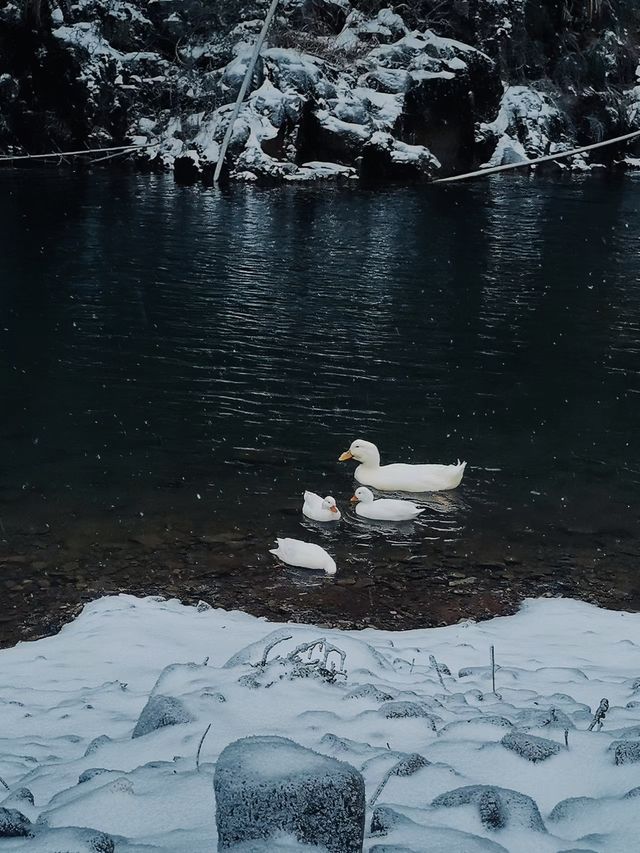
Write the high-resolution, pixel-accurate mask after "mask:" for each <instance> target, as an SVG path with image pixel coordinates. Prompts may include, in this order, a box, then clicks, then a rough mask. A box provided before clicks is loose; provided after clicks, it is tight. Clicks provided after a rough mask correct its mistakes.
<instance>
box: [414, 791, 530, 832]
mask: <svg viewBox="0 0 640 853" xmlns="http://www.w3.org/2000/svg"><path fill="white" fill-rule="evenodd" d="M470 804H472V805H474V806H476V807H477V809H478V816H479V818H480V821H481V823H482V824H483V826H485V827H486V828H487V829H491V830H495V829H504V828H505V827H507V826H511V827H515V826H518V827H522V828H524V829H533V830H535V831H536V832H546V827H545V825H544V823H543V821H542V817H541V815H540V811H539V809H538V806H537V805H536V803H535V801H534V800H532V799H531V797H528V796H526V795H525V794H520V793H519V792H518V791H510V790H508V789H506V788H498V787H496V786H494V785H468V786H466V787H464V788H456V790H454V791H448V792H447V793H446V794H441V795H440V796H439V797H436V798H435V800H434V801H433V802H432V803H431V806H432V808H435V809H437V808H449V809H450V808H458V807H460V806H467V805H470Z"/></svg>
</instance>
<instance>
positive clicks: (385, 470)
mask: <svg viewBox="0 0 640 853" xmlns="http://www.w3.org/2000/svg"><path fill="white" fill-rule="evenodd" d="M347 459H355V460H356V461H357V462H359V463H360V465H358V467H357V468H356V471H355V478H356V480H357V481H358V482H359V483H362V485H363V486H372V487H373V488H374V489H379V490H380V491H381V492H439V491H443V490H445V489H455V488H456V487H457V486H459V485H460V483H461V481H462V477H463V475H464V469H465V468H466V466H467V463H466V462H460V461H458V463H457V464H456V465H408V464H407V463H404V462H399V463H395V464H393V465H381V464H380V452H379V450H378V448H377V447H376V446H375V444H372V443H371V442H370V441H365V440H364V439H362V438H358V439H356V440H355V441H354V442H352V443H351V447H350V448H349V450H348V451H347V452H346V453H343V454H342V456H341V457H340V461H346V460H347Z"/></svg>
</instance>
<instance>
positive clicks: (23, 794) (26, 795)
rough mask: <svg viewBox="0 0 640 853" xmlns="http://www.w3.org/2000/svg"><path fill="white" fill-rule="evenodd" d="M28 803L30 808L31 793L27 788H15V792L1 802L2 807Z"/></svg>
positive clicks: (32, 801) (32, 799) (32, 800)
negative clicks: (10, 803) (9, 804)
mask: <svg viewBox="0 0 640 853" xmlns="http://www.w3.org/2000/svg"><path fill="white" fill-rule="evenodd" d="M9 802H12V803H19V802H23V803H28V804H29V805H30V806H32V805H33V804H34V798H33V793H32V792H31V791H30V790H29V788H17V789H16V790H15V791H12V792H11V793H10V794H9V796H8V797H7V798H6V799H5V800H3V801H2V805H3V806H4V805H7V803H9Z"/></svg>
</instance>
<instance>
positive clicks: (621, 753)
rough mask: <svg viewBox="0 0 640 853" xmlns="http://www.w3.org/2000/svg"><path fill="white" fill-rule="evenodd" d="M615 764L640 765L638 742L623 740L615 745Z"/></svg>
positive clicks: (639, 743)
mask: <svg viewBox="0 0 640 853" xmlns="http://www.w3.org/2000/svg"><path fill="white" fill-rule="evenodd" d="M614 756H615V762H616V764H639V763H640V741H638V740H624V741H622V742H621V743H619V744H617V745H616V748H615V752H614Z"/></svg>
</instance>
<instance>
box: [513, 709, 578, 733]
mask: <svg viewBox="0 0 640 853" xmlns="http://www.w3.org/2000/svg"><path fill="white" fill-rule="evenodd" d="M517 719H518V726H519V727H520V728H539V729H543V728H547V729H561V730H562V731H564V730H565V729H575V725H574V723H573V721H572V720H571V719H570V718H569V717H568V716H567V715H566V714H565V713H564V711H561V710H560V709H559V708H549V710H548V711H544V710H539V709H538V708H525V709H524V710H522V711H519V712H518V717H517Z"/></svg>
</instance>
